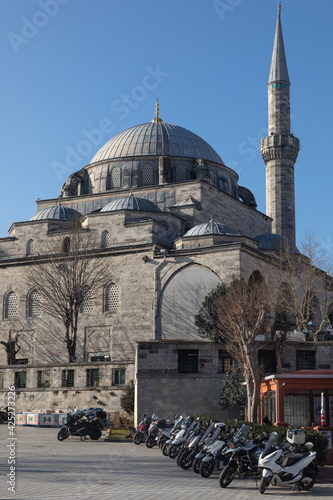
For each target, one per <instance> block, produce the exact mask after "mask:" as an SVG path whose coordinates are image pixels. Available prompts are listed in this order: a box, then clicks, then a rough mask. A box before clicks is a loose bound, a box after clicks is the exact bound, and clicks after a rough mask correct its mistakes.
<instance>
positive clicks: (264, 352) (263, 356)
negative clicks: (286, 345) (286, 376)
mask: <svg viewBox="0 0 333 500" xmlns="http://www.w3.org/2000/svg"><path fill="white" fill-rule="evenodd" d="M258 365H259V369H260V371H261V372H262V373H274V372H276V355H275V352H274V351H270V350H269V349H261V350H260V351H258Z"/></svg>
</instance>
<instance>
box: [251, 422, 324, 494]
mask: <svg viewBox="0 0 333 500" xmlns="http://www.w3.org/2000/svg"><path fill="white" fill-rule="evenodd" d="M277 440H278V434H277V433H276V432H272V434H271V436H270V438H269V440H268V441H267V443H266V445H265V449H264V451H263V452H262V453H261V454H260V457H259V462H258V466H259V468H260V469H261V478H260V483H259V492H260V493H265V491H266V488H267V487H268V485H269V484H272V485H273V486H297V487H298V489H299V490H310V489H311V488H312V486H313V485H314V482H315V476H316V474H315V467H314V465H313V462H314V460H315V459H316V455H317V452H315V451H313V444H312V443H306V444H305V447H306V448H307V450H308V451H307V452H305V453H293V452H290V451H287V452H286V451H285V450H284V449H283V447H278V446H276V443H277Z"/></svg>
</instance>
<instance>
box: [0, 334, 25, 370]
mask: <svg viewBox="0 0 333 500" xmlns="http://www.w3.org/2000/svg"><path fill="white" fill-rule="evenodd" d="M19 338H20V336H19V334H18V333H17V334H16V337H15V338H14V339H12V336H11V332H9V336H8V342H5V341H4V340H1V341H0V344H2V345H3V346H4V348H5V350H6V353H7V364H8V365H15V364H16V354H17V353H18V352H19V351H20V350H21V346H19V344H18V340H19Z"/></svg>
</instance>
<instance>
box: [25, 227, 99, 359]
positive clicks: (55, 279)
mask: <svg viewBox="0 0 333 500" xmlns="http://www.w3.org/2000/svg"><path fill="white" fill-rule="evenodd" d="M46 250H47V251H46V253H45V254H43V256H41V257H40V258H39V260H38V261H37V262H36V263H35V265H30V266H29V268H28V270H27V275H26V276H27V283H28V285H29V287H31V288H34V289H36V290H37V291H38V292H39V295H40V298H41V309H42V311H43V314H47V315H49V316H51V317H53V318H56V319H58V320H60V321H61V322H62V324H63V325H64V327H65V335H64V336H65V341H66V346H67V350H68V355H69V362H72V361H74V360H75V352H76V346H77V332H78V324H79V318H80V315H79V313H80V309H81V307H82V305H83V304H84V301H85V300H87V299H88V298H89V297H90V296H91V295H92V294H93V292H94V291H95V290H96V289H97V288H99V287H100V286H101V282H104V280H105V279H106V277H107V276H108V274H109V262H107V259H105V258H103V257H101V256H100V252H99V249H98V245H97V244H96V242H95V241H94V238H93V237H92V235H91V232H89V231H88V230H83V229H81V228H78V227H77V226H74V225H73V226H71V227H70V229H69V230H68V231H67V232H66V233H64V232H62V234H57V235H52V236H50V237H49V242H48V245H47V249H46Z"/></svg>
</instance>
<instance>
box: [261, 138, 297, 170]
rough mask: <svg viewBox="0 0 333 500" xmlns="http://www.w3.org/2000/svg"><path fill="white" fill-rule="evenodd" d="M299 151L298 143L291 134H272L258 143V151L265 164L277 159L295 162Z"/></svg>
mask: <svg viewBox="0 0 333 500" xmlns="http://www.w3.org/2000/svg"><path fill="white" fill-rule="evenodd" d="M299 150H300V141H299V139H297V137H295V136H294V135H292V134H289V135H279V134H272V135H269V136H268V137H264V138H263V139H261V141H260V151H261V154H262V156H263V159H264V162H265V163H267V162H268V161H271V160H277V159H287V160H292V161H294V162H295V161H296V158H297V155H298V152H299Z"/></svg>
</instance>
